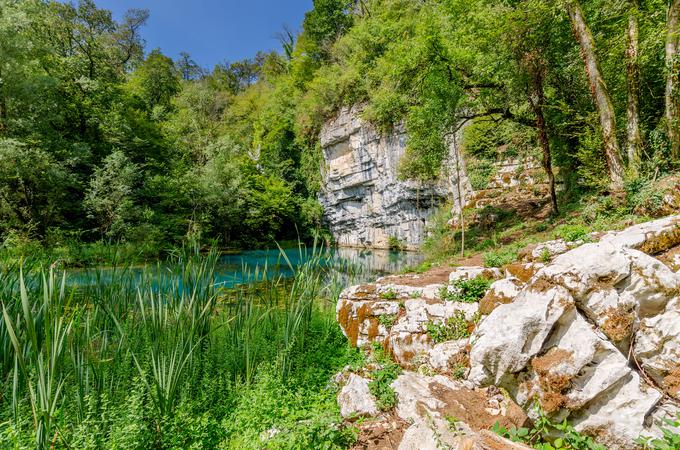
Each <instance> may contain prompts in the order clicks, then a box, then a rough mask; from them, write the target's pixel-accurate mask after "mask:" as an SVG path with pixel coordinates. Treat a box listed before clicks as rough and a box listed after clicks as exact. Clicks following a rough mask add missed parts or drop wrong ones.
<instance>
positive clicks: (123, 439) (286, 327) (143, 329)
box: [0, 249, 387, 449]
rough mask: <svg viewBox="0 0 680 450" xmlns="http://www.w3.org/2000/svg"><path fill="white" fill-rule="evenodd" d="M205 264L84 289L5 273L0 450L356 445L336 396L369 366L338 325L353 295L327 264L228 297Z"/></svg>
mask: <svg viewBox="0 0 680 450" xmlns="http://www.w3.org/2000/svg"><path fill="white" fill-rule="evenodd" d="M197 250H198V249H194V250H190V249H185V250H184V251H181V252H178V253H177V254H176V256H175V259H174V261H173V262H171V263H168V264H164V265H163V266H160V265H159V266H157V267H156V268H147V269H146V270H142V271H136V270H130V269H128V268H125V267H114V268H110V269H98V270H96V271H87V272H82V273H80V274H79V277H86V278H87V280H90V281H87V282H80V283H77V284H74V283H73V282H72V278H71V277H69V276H66V275H64V276H63V277H62V276H57V275H56V274H55V273H54V272H49V273H45V272H41V271H40V270H39V269H35V270H34V269H31V268H29V267H26V270H25V271H24V272H23V274H22V273H21V272H20V271H19V269H17V268H13V267H8V268H4V269H3V280H4V283H3V288H2V289H0V301H1V302H2V305H3V318H2V320H0V371H1V373H2V374H3V379H4V380H5V383H3V385H2V395H3V398H6V399H8V401H7V402H4V403H3V404H2V407H0V423H1V424H2V425H0V446H2V447H11V446H13V445H18V446H20V447H38V448H50V447H52V446H54V445H56V446H60V445H69V446H75V447H77V448H85V449H90V448H92V449H94V448H244V447H245V448H272V447H274V448H279V447H285V448H291V447H293V448H308V447H310V446H314V447H319V448H346V447H347V446H349V445H351V443H352V442H353V440H354V439H355V432H354V430H353V428H352V427H348V426H346V425H343V424H342V418H341V417H340V414H339V410H338V407H337V403H336V393H335V392H334V391H332V390H330V389H327V388H326V387H327V383H328V379H329V378H330V377H331V375H332V374H334V373H336V372H337V371H338V370H340V369H341V368H342V367H344V366H345V365H347V364H353V363H356V362H357V361H358V359H359V356H358V352H357V351H356V350H355V349H350V348H348V347H347V345H346V339H345V337H344V336H343V335H342V333H341V332H340V330H339V328H338V327H337V325H336V324H335V319H334V312H333V311H334V307H333V306H332V302H333V301H334V300H335V299H336V296H337V293H338V292H339V290H340V289H339V287H340V286H342V285H344V284H341V283H344V281H341V280H340V279H339V278H338V277H339V276H338V277H334V276H333V275H332V274H331V273H329V272H328V271H327V268H326V267H325V266H323V265H322V264H321V263H320V261H322V259H323V258H325V257H326V256H324V255H322V254H316V253H315V255H314V256H313V257H312V262H310V264H309V266H300V267H298V268H296V269H295V277H294V279H292V280H289V281H283V280H280V279H270V277H268V276H267V274H266V273H260V274H259V275H261V277H262V278H263V279H264V280H265V281H264V282H263V283H261V284H259V285H257V286H243V287H241V288H239V289H237V290H233V291H218V290H217V288H216V280H215V278H214V266H215V263H216V260H217V258H216V257H217V254H216V253H214V252H212V253H210V254H208V255H206V256H199V255H198V254H196V253H195V252H196V251H197ZM258 270H259V269H258ZM267 280H268V281H267ZM16 300H18V301H16ZM329 303H330V304H329ZM385 367H387V366H385ZM385 377H387V375H378V376H377V378H378V379H381V380H386V378H385ZM381 389H382V388H381ZM383 390H384V389H383ZM385 395H386V394H384V393H383V396H385ZM274 428H275V429H278V430H281V433H279V434H275V435H272V436H271V437H270V436H269V435H268V434H267V433H266V432H267V430H270V429H274ZM55 439H56V441H55Z"/></svg>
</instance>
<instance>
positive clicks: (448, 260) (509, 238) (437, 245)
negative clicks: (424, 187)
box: [408, 175, 678, 272]
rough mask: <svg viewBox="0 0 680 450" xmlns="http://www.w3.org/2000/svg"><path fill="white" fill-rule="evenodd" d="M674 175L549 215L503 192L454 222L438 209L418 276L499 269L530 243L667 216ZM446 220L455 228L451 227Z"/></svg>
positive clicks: (583, 236) (541, 206) (572, 202)
mask: <svg viewBox="0 0 680 450" xmlns="http://www.w3.org/2000/svg"><path fill="white" fill-rule="evenodd" d="M677 185H678V178H677V176H674V175H672V176H668V177H665V178H662V179H660V180H657V181H653V182H652V181H638V182H633V183H629V184H628V185H627V189H626V193H625V195H624V196H622V197H620V198H615V197H612V196H608V195H607V196H599V195H595V194H588V195H582V196H580V197H576V198H571V199H569V198H564V199H562V202H561V205H562V206H561V208H560V213H559V214H557V215H550V214H549V213H548V211H547V199H545V198H543V199H540V198H539V199H538V200H537V199H536V198H531V197H528V198H527V196H526V193H525V192H522V191H519V192H514V191H508V192H507V193H505V194H503V195H504V196H505V197H506V198H501V199H499V200H497V201H496V204H494V205H487V206H484V207H482V208H474V207H468V208H466V209H465V210H464V212H463V223H464V224H465V227H464V230H463V229H462V228H463V227H461V226H460V217H459V216H457V217H454V216H453V215H452V213H451V208H450V207H444V208H442V209H441V210H440V211H439V213H438V214H437V215H436V216H435V217H434V218H433V219H432V222H431V223H432V225H431V228H430V235H429V237H428V238H427V240H426V242H425V244H424V246H423V251H424V253H425V255H426V261H425V262H424V263H423V264H422V265H421V266H420V267H414V268H409V269H408V270H415V271H419V272H423V271H426V270H427V269H429V268H430V267H433V266H441V265H449V264H451V265H459V264H465V265H484V266H486V267H500V266H503V265H505V264H509V263H512V262H515V261H516V260H517V259H518V256H519V252H520V251H521V250H522V249H523V248H525V247H526V246H528V245H530V244H536V243H540V242H545V241H549V240H552V239H564V240H566V241H577V240H588V238H589V237H588V235H589V233H592V232H603V231H610V230H619V229H623V228H626V227H628V226H631V225H633V224H636V223H640V222H645V221H648V220H652V219H653V218H655V217H661V216H664V215H667V214H670V213H673V210H672V209H669V207H668V206H667V205H665V204H664V197H666V196H673V195H678V194H677ZM451 219H454V220H456V221H457V225H454V226H452V225H451V222H450V221H451Z"/></svg>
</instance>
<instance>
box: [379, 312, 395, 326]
mask: <svg viewBox="0 0 680 450" xmlns="http://www.w3.org/2000/svg"><path fill="white" fill-rule="evenodd" d="M378 321H379V322H380V325H383V326H384V327H386V328H390V327H391V326H392V325H394V322H396V321H397V315H396V314H383V315H381V316H380V317H378Z"/></svg>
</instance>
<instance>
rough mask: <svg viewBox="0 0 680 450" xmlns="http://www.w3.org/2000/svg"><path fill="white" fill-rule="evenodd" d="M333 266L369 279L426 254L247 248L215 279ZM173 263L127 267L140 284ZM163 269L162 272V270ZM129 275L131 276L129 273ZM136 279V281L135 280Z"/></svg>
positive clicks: (106, 277) (75, 278) (91, 273)
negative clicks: (312, 261) (316, 261)
mask: <svg viewBox="0 0 680 450" xmlns="http://www.w3.org/2000/svg"><path fill="white" fill-rule="evenodd" d="M315 257H316V258H319V263H320V264H321V265H323V266H324V267H326V268H330V269H331V270H332V271H334V272H335V273H336V274H339V275H347V276H346V277H343V278H346V279H347V280H350V279H351V280H353V281H354V282H360V281H367V280H370V279H372V278H375V277H376V276H379V275H385V274H389V273H396V272H400V271H401V270H403V269H404V268H406V267H411V266H415V265H418V264H420V263H421V262H422V261H423V259H424V257H423V255H422V254H420V253H416V252H394V251H389V250H369V249H356V248H339V249H332V250H329V251H327V252H326V251H324V252H323V257H319V252H318V250H317V253H316V254H315V253H314V251H313V250H311V249H305V248H303V249H298V248H293V249H285V250H283V254H282V252H281V250H279V249H268V250H247V251H242V252H239V253H230V254H225V255H222V256H221V257H220V258H219V260H218V262H217V265H216V267H215V282H216V284H217V285H219V286H221V287H224V288H231V287H234V286H238V285H242V284H249V283H254V282H258V281H262V280H263V279H265V278H266V279H273V278H277V277H283V278H289V277H292V276H293V272H294V270H295V268H296V267H298V266H299V265H301V264H304V263H305V262H307V261H309V260H310V259H312V258H315ZM169 270H170V268H169V267H163V266H161V267H158V266H154V265H152V266H148V267H138V268H130V269H126V270H125V272H127V273H128V275H129V274H130V273H131V274H132V275H133V277H132V283H133V284H138V283H139V282H141V280H142V279H143V278H144V277H149V276H151V277H152V278H157V277H156V276H155V275H154V273H158V272H159V271H160V273H169ZM160 273H159V274H160ZM120 276H121V271H120V270H114V269H106V268H95V269H86V270H79V271H74V272H70V273H69V277H68V278H69V282H70V283H73V284H76V285H92V284H102V283H103V284H109V283H111V282H112V281H113V280H114V279H120ZM127 279H130V277H128V278H127ZM135 280H136V281H135Z"/></svg>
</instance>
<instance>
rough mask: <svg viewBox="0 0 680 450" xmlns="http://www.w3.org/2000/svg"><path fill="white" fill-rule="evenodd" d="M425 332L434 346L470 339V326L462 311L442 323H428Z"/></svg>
mask: <svg viewBox="0 0 680 450" xmlns="http://www.w3.org/2000/svg"><path fill="white" fill-rule="evenodd" d="M426 331H427V335H428V336H429V337H430V339H431V340H432V342H434V343H435V344H440V343H442V342H446V341H455V340H458V339H463V338H467V337H470V325H469V323H468V321H467V320H466V319H465V313H464V312H463V311H456V312H455V314H454V316H453V317H451V318H449V319H448V320H446V322H444V323H433V322H430V323H428V324H427V327H426Z"/></svg>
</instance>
